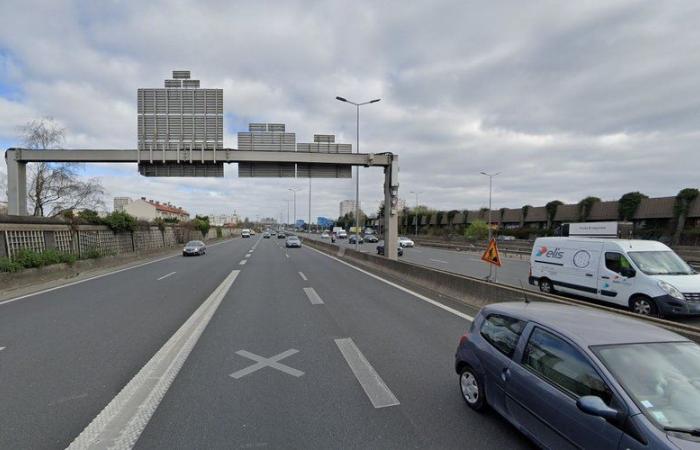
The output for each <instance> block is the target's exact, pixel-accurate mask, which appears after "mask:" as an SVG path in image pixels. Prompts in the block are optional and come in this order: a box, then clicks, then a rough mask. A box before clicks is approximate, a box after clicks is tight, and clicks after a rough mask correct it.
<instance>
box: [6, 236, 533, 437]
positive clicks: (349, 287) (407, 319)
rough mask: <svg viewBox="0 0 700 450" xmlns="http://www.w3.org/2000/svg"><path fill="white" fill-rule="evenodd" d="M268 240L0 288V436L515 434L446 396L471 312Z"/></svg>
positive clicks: (454, 387)
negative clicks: (67, 281) (41, 285)
mask: <svg viewBox="0 0 700 450" xmlns="http://www.w3.org/2000/svg"><path fill="white" fill-rule="evenodd" d="M283 242H284V241H282V240H277V239H261V238H259V237H258V238H252V239H234V240H231V241H227V242H224V243H222V244H220V245H217V246H214V247H210V248H209V250H208V253H207V255H205V256H202V257H191V258H183V257H181V256H176V257H171V258H167V259H163V260H160V261H156V262H153V263H150V264H147V265H142V266H139V267H135V268H133V269H130V270H125V271H121V272H118V273H114V274H110V275H107V276H103V277H100V278H96V279H92V280H88V281H84V282H80V283H77V284H73V285H70V286H66V287H63V288H59V289H55V290H51V291H49V292H44V293H38V294H36V295H32V296H28V297H25V298H21V299H18V300H16V301H11V302H4V303H2V302H0V399H2V401H0V448H3V449H4V448H8V449H9V448H13V449H14V448H39V449H43V448H66V447H68V446H69V445H71V443H73V445H74V446H75V447H76V448H77V447H84V448H104V447H107V446H110V445H122V446H125V447H131V446H135V447H137V448H144V449H146V448H148V449H151V448H167V449H172V448H324V449H325V448H475V449H476V448H478V449H489V448H494V449H495V448H499V449H501V448H509V449H515V448H531V444H530V443H529V442H528V441H527V440H526V439H525V438H524V437H523V436H522V435H521V434H520V433H519V432H518V431H517V430H516V429H515V428H513V427H512V426H510V425H509V424H508V423H507V422H505V421H504V420H503V419H501V418H500V417H498V416H497V415H495V414H493V413H486V414H477V413H474V412H472V411H471V410H469V409H468V408H467V407H466V405H465V404H464V402H463V400H462V399H461V398H460V395H459V389H458V384H457V381H458V380H457V375H456V374H455V373H454V368H453V363H454V360H453V355H454V351H455V348H456V345H457V341H458V339H459V336H460V335H462V334H463V333H464V331H465V329H466V328H467V327H468V326H469V316H470V315H472V314H473V313H474V311H473V310H470V309H469V308H467V307H464V306H456V305H449V306H450V307H445V306H442V305H441V304H435V303H432V302H430V301H428V299H426V298H425V297H422V298H421V296H420V295H414V294H413V293H411V292H410V291H407V290H406V289H405V288H403V289H402V287H401V286H397V285H391V284H389V283H387V282H385V281H382V280H381V279H378V278H376V277H373V276H371V275H369V274H367V273H365V272H362V271H359V270H357V269H355V268H352V267H350V266H348V265H347V264H345V263H342V262H340V261H338V260H335V259H333V258H331V257H329V256H326V255H323V254H321V253H319V252H316V251H315V250H313V249H310V248H307V247H304V248H301V249H289V250H288V251H287V250H285V249H284V245H283Z"/></svg>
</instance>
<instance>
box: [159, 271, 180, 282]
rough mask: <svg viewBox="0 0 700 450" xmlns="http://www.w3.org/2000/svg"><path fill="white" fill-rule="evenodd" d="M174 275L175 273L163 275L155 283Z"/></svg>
mask: <svg viewBox="0 0 700 450" xmlns="http://www.w3.org/2000/svg"><path fill="white" fill-rule="evenodd" d="M176 273H177V272H170V273H168V274H165V275H163V276H162V277H160V278H158V279H156V281H160V280H165V279H166V278H168V277H169V276H172V275H175V274H176Z"/></svg>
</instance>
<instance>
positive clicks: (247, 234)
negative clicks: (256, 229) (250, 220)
mask: <svg viewBox="0 0 700 450" xmlns="http://www.w3.org/2000/svg"><path fill="white" fill-rule="evenodd" d="M241 237H242V238H249V237H250V230H249V229H248V228H243V229H242V230H241Z"/></svg>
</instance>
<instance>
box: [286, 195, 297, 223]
mask: <svg viewBox="0 0 700 450" xmlns="http://www.w3.org/2000/svg"><path fill="white" fill-rule="evenodd" d="M287 190H288V191H292V192H294V217H293V221H294V223H293V224H292V230H295V229H296V227H297V191H298V190H299V188H288V189H287Z"/></svg>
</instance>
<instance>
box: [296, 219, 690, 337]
mask: <svg viewBox="0 0 700 450" xmlns="http://www.w3.org/2000/svg"><path fill="white" fill-rule="evenodd" d="M304 237H305V238H306V239H309V238H310V239H315V240H321V238H320V235H317V234H308V233H305V234H304ZM326 242H329V241H328V240H326ZM336 245H341V246H343V247H347V248H352V249H354V248H355V244H350V243H349V242H348V240H347V239H338V240H336ZM376 247H377V244H372V243H363V244H360V245H359V249H360V251H361V252H369V253H376ZM400 259H401V261H406V262H410V263H414V264H420V265H422V266H426V267H431V268H435V269H440V270H445V271H447V272H453V273H458V274H460V275H467V276H470V277H475V278H482V279H486V278H487V277H488V275H489V268H488V264H486V263H485V262H483V261H482V260H481V254H480V253H476V252H462V251H455V250H447V249H442V248H435V247H425V246H416V247H413V248H404V255H403V256H402V257H401V258H400ZM502 262H503V265H502V266H501V267H499V268H498V270H494V276H495V281H496V282H498V283H502V284H506V285H509V286H515V287H524V288H526V289H530V290H535V291H539V289H538V287H537V286H532V285H530V284H529V283H528V275H529V271H530V263H529V258H528V257H527V256H523V257H520V256H512V257H502ZM560 295H564V296H569V297H571V298H575V299H578V300H585V301H589V302H591V303H595V304H600V305H604V306H609V307H613V308H621V309H622V307H619V306H617V305H614V304H611V303H606V302H601V301H595V300H591V299H589V298H586V297H581V296H577V295H571V294H563V293H560ZM667 319H669V320H672V321H674V322H681V323H685V324H688V325H693V326H697V327H700V317H667Z"/></svg>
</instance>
